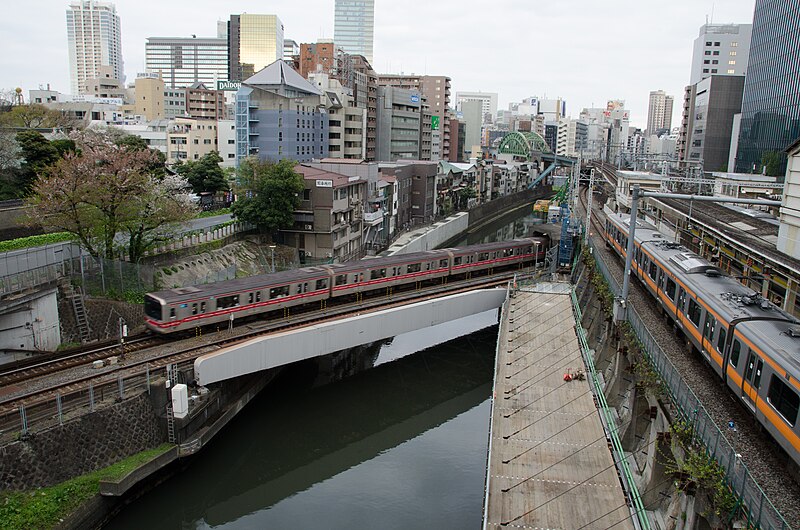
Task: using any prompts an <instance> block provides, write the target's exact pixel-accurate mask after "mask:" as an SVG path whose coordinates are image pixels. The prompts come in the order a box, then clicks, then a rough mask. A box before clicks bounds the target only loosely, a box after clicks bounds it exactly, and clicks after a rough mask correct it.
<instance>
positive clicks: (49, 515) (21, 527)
mask: <svg viewBox="0 0 800 530" xmlns="http://www.w3.org/2000/svg"><path fill="white" fill-rule="evenodd" d="M170 447H172V446H171V445H170V444H162V445H160V446H159V447H156V448H155V449H150V450H148V451H143V452H141V453H138V454H135V455H133V456H130V457H128V458H126V459H124V460H121V461H119V462H117V463H116V464H114V465H111V466H109V467H106V468H104V469H101V470H98V471H95V472H93V473H89V474H88V475H83V476H80V477H77V478H74V479H71V480H68V481H66V482H62V483H61V484H57V485H55V486H51V487H49V488H40V489H37V490H34V491H27V492H16V491H15V492H3V493H0V528H3V529H5V530H27V529H29V528H53V527H54V526H56V524H58V522H59V521H60V520H61V519H63V518H64V517H66V516H68V515H69V514H70V513H71V512H73V511H74V510H75V509H76V508H77V507H78V506H80V505H81V504H82V503H84V502H86V501H87V500H89V499H91V498H92V497H93V496H95V495H97V494H98V493H99V492H100V481H101V480H103V479H110V480H118V479H120V478H122V477H124V476H125V475H127V474H128V473H130V472H131V471H133V470H134V469H136V468H137V467H139V466H140V465H142V464H144V463H145V462H147V461H149V460H151V459H152V458H155V457H156V456H158V455H160V454H162V453H165V452H166V451H167V450H168V449H169V448H170Z"/></svg>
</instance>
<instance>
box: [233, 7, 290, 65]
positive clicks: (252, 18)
mask: <svg viewBox="0 0 800 530" xmlns="http://www.w3.org/2000/svg"><path fill="white" fill-rule="evenodd" d="M282 58H283V23H282V22H281V19H279V18H278V17H277V15H251V14H247V13H243V14H241V15H231V18H230V21H229V22H228V79H229V80H230V81H244V80H245V79H248V78H249V77H252V76H253V75H254V74H255V73H256V72H258V71H260V70H262V69H264V68H266V67H267V65H270V64H272V63H274V62H275V61H277V60H278V59H282Z"/></svg>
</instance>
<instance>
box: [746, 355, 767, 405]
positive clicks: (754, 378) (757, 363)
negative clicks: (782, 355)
mask: <svg viewBox="0 0 800 530" xmlns="http://www.w3.org/2000/svg"><path fill="white" fill-rule="evenodd" d="M763 371H764V361H763V360H762V359H761V357H759V356H758V354H756V352H754V351H753V350H750V351H749V352H748V353H747V364H746V365H745V367H744V379H743V380H742V399H743V400H744V402H745V403H746V404H747V406H748V407H750V408H751V409H752V410H753V412H755V411H756V405H757V404H758V389H759V388H760V387H761V373H762V372H763Z"/></svg>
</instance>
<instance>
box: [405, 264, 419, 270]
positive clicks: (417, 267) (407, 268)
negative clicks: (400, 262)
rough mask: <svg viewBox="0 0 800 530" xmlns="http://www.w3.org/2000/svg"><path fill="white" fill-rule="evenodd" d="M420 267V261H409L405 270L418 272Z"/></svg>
mask: <svg viewBox="0 0 800 530" xmlns="http://www.w3.org/2000/svg"><path fill="white" fill-rule="evenodd" d="M421 269H422V264H421V263H411V264H409V265H407V266H406V272H419V271H420V270H421Z"/></svg>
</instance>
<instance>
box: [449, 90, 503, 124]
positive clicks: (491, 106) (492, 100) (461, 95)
mask: <svg viewBox="0 0 800 530" xmlns="http://www.w3.org/2000/svg"><path fill="white" fill-rule="evenodd" d="M464 101H480V102H481V114H482V115H483V123H492V122H493V121H494V119H495V116H497V93H496V92H456V105H458V106H460V105H461V103H462V102H464ZM487 116H488V119H487Z"/></svg>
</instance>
